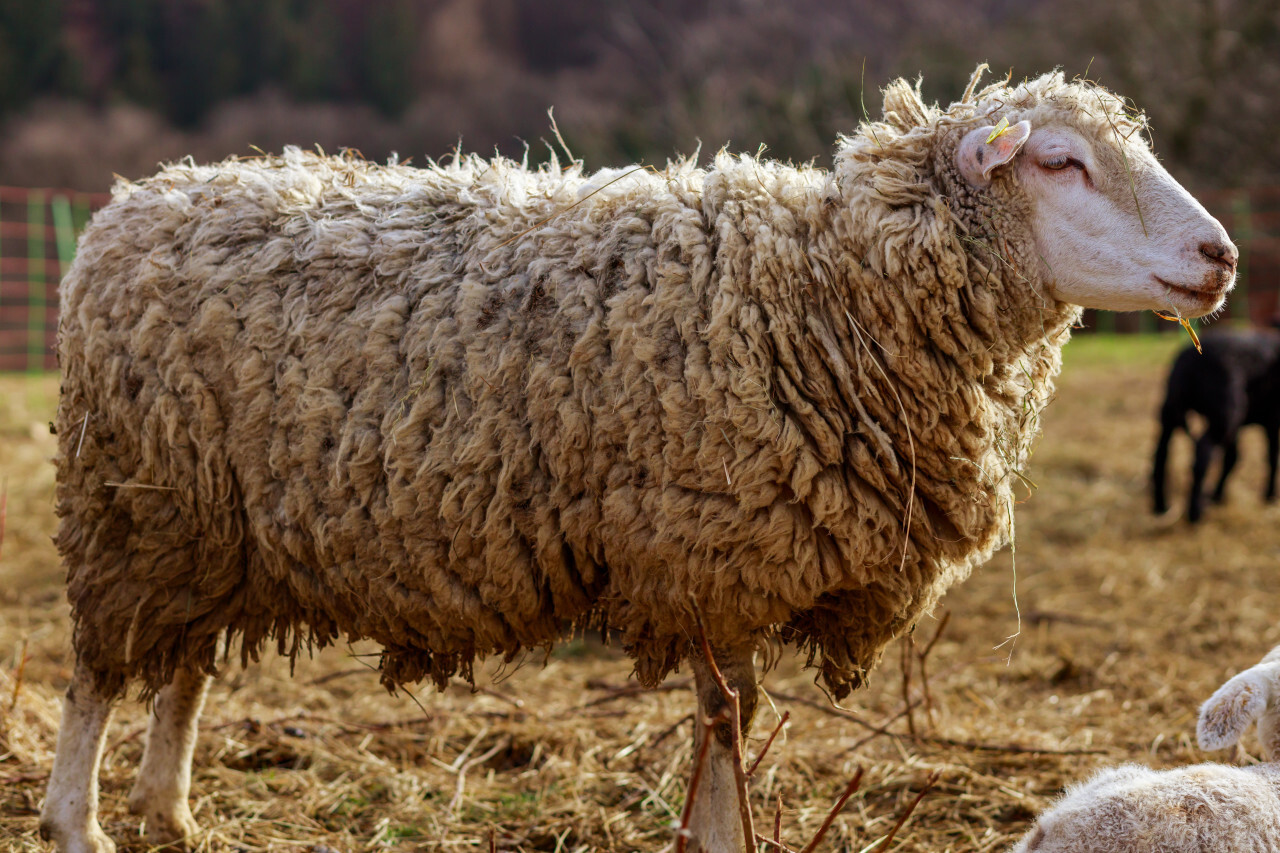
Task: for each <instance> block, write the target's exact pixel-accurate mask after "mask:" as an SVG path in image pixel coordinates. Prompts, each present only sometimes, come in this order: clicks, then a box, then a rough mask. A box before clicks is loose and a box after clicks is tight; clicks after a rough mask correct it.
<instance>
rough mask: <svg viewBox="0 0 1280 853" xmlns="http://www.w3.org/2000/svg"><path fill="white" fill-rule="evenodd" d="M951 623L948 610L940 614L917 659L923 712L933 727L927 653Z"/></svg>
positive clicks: (931, 694)
mask: <svg viewBox="0 0 1280 853" xmlns="http://www.w3.org/2000/svg"><path fill="white" fill-rule="evenodd" d="M950 621H951V611H950V610H948V611H947V612H946V613H944V614H942V619H941V620H940V621H939V622H938V628H937V630H936V631H934V632H933V638H932V639H931V640H929V642H928V643H926V644H925V647H924V651H922V652H920V653H919V655H918V657H919V660H920V687H921V689H922V690H923V691H924V710H925V713H926V714H928V715H929V725H930V726H932V725H934V715H933V693H932V692H931V691H930V690H929V670H928V667H927V663H928V660H929V653H930V652H932V651H933V647H934V646H936V645H937V644H938V640H939V639H940V638H941V637H942V632H943V631H944V630H946V627H947V623H948V622H950Z"/></svg>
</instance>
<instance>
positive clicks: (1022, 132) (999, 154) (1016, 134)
mask: <svg viewBox="0 0 1280 853" xmlns="http://www.w3.org/2000/svg"><path fill="white" fill-rule="evenodd" d="M993 134H995V135H994V137H993ZM1029 136H1031V122H1029V121H1020V122H1018V123H1017V124H1011V125H1008V126H1007V127H1005V128H1004V129H1003V130H1001V131H1000V133H996V126H994V125H986V126H984V127H978V128H974V129H973V130H971V131H969V132H968V133H966V134H965V135H964V139H961V140H960V144H959V145H958V146H956V154H955V158H956V168H958V169H959V170H960V174H961V175H963V176H964V179H965V180H966V181H968V182H969V185H970V186H973V187H976V188H978V189H986V188H987V187H989V186H990V185H991V172H992V171H993V170H995V169H997V168H999V167H1000V166H1003V165H1005V164H1006V163H1008V162H1010V161H1011V160H1013V158H1014V156H1015V155H1016V154H1017V153H1018V152H1019V151H1020V150H1021V149H1022V146H1023V144H1024V143H1026V141H1027V137H1029Z"/></svg>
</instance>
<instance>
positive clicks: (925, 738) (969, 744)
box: [771, 690, 1107, 755]
mask: <svg viewBox="0 0 1280 853" xmlns="http://www.w3.org/2000/svg"><path fill="white" fill-rule="evenodd" d="M771 693H772V695H773V696H775V697H777V698H778V699H785V700H786V701H788V702H795V703H797V704H799V705H804V706H806V707H809V708H814V709H815V710H818V711H822V712H823V713H824V714H830V715H831V716H833V717H839V718H841V719H842V720H848V721H849V722H851V723H856V724H857V725H859V726H862V727H863V728H865V729H867V730H869V731H871V732H873V733H874V734H875V735H876V736H880V735H887V736H888V737H897V738H906V739H907V740H911V741H914V742H916V743H933V744H938V745H941V746H959V747H963V748H964V749H974V750H978V751H981V752H1011V753H1015V754H1025V755H1106V754H1107V751H1106V750H1105V749H1052V748H1049V747H1034V746H1020V745H1018V744H996V743H978V742H976V741H968V740H957V739H955V738H949V737H937V736H933V735H916V736H914V737H912V736H911V735H909V734H904V733H902V732H892V731H889V730H888V728H886V726H888V725H891V724H892V723H894V722H896V721H897V720H899V719H901V717H902V715H903V714H904V713H905V712H904V711H899V712H898V713H897V714H895V715H894V716H893V717H891V718H890V719H889V722H888V723H886V724H885V726H877V725H876V724H875V723H868V722H867V721H866V720H863V719H860V718H859V717H858V715H857V714H854V713H853V712H852V711H846V710H844V709H843V708H835V707H832V706H831V705H824V704H823V703H821V702H815V701H814V700H812V699H806V698H805V697H803V696H796V695H794V694H791V693H781V692H779V691H777V690H773V691H771ZM868 740H870V738H868ZM864 743H866V741H865V740H864V741H859V742H858V743H857V744H854V746H853V747H852V749H856V748H857V747H859V746H861V745H862V744H864Z"/></svg>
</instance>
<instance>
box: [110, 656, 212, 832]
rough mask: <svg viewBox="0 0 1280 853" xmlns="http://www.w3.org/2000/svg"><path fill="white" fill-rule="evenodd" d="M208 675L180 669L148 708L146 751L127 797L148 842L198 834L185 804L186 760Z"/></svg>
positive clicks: (188, 769) (193, 741)
mask: <svg viewBox="0 0 1280 853" xmlns="http://www.w3.org/2000/svg"><path fill="white" fill-rule="evenodd" d="M208 686H209V676H207V675H205V674H204V673H203V672H198V671H196V670H194V669H185V668H184V669H179V670H178V671H177V672H176V673H175V674H174V678H173V681H171V682H169V684H167V685H165V687H164V689H162V690H161V691H160V693H159V694H158V695H157V696H156V699H155V702H154V703H153V704H152V706H151V721H150V724H149V725H148V726H147V746H146V749H145V750H143V753H142V764H141V765H140V766H139V767H138V777H137V779H136V781H135V782H134V783H133V790H132V791H131V792H130V793H129V811H131V812H133V813H134V814H136V815H142V817H143V819H144V820H145V821H146V825H147V841H149V842H150V843H152V844H156V845H170V844H174V843H176V842H179V841H181V840H182V839H183V838H188V837H190V836H193V835H195V834H196V833H197V832H199V831H200V825H199V824H197V823H196V820H195V818H194V817H192V815H191V805H190V803H188V801H187V799H188V796H189V795H190V793H191V756H192V754H193V753H194V752H195V748H196V729H197V724H198V723H199V721H200V709H201V708H202V707H203V705H204V697H205V690H206V689H207V688H208Z"/></svg>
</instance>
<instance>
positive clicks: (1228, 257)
mask: <svg viewBox="0 0 1280 853" xmlns="http://www.w3.org/2000/svg"><path fill="white" fill-rule="evenodd" d="M1200 254H1202V255H1204V256H1205V257H1206V258H1208V259H1209V260H1211V261H1213V262H1214V263H1215V264H1222V265H1223V266H1224V267H1227V268H1228V269H1233V270H1234V269H1235V268H1236V261H1237V260H1239V258H1240V252H1239V250H1237V249H1236V247H1235V245H1234V244H1232V243H1231V242H1230V241H1227V242H1223V243H1218V242H1204V243H1201V244H1200Z"/></svg>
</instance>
